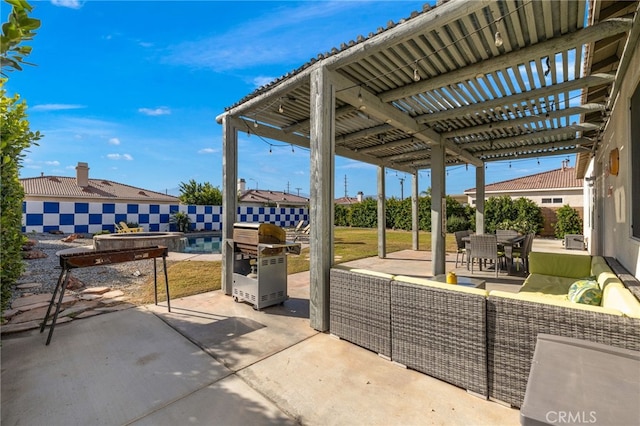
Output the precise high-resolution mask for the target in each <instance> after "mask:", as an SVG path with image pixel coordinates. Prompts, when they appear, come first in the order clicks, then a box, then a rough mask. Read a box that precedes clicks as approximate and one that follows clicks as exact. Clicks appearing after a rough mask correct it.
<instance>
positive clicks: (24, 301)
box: [11, 293, 51, 309]
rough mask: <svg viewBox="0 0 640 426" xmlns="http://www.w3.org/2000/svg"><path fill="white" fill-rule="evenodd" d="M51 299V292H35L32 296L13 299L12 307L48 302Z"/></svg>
mask: <svg viewBox="0 0 640 426" xmlns="http://www.w3.org/2000/svg"><path fill="white" fill-rule="evenodd" d="M50 300H51V293H42V294H33V295H31V296H24V297H20V298H18V299H16V300H14V301H13V303H12V304H11V307H12V308H14V309H15V308H19V307H21V306H26V305H33V304H35V303H41V302H47V303H49V301H50Z"/></svg>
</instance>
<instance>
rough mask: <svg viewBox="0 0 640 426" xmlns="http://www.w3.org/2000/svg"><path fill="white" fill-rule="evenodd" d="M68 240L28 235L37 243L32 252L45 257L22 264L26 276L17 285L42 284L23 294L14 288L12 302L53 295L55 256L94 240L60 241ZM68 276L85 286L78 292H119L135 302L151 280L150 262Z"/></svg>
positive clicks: (84, 270) (56, 272) (95, 268)
mask: <svg viewBox="0 0 640 426" xmlns="http://www.w3.org/2000/svg"><path fill="white" fill-rule="evenodd" d="M67 236H68V235H54V234H47V233H43V234H28V235H27V237H28V238H29V239H30V240H34V241H36V242H37V243H36V244H35V246H34V247H33V249H34V250H40V251H42V252H44V253H45V254H47V257H46V258H42V259H29V260H25V273H24V274H23V275H22V277H21V278H20V279H19V280H18V284H26V283H38V284H41V287H36V288H28V289H25V290H20V289H17V288H14V290H13V295H12V300H13V299H15V298H17V297H20V296H22V295H24V294H26V293H30V294H37V293H52V292H53V290H54V288H55V286H56V283H57V281H58V277H59V276H60V272H61V267H60V260H59V258H58V256H57V255H56V253H57V252H59V251H60V250H65V249H70V248H77V247H83V246H93V239H92V238H90V237H85V238H78V239H76V240H75V241H73V242H69V243H65V242H63V241H62V239H63V238H65V237H67ZM71 274H72V276H74V277H76V278H77V279H79V280H80V281H82V282H83V283H84V285H85V286H84V287H83V288H81V289H80V290H83V289H84V288H87V287H103V286H104V287H110V288H111V289H113V290H121V291H123V292H124V293H125V294H126V295H127V296H130V297H132V298H133V299H135V297H136V294H137V293H138V292H139V290H140V288H141V287H142V285H143V284H144V283H146V282H147V281H148V280H149V278H151V279H153V260H151V259H149V260H140V261H136V262H125V263H117V264H114V265H106V266H92V267H90V268H79V269H74V270H73V272H72V273H71ZM158 274H159V275H160V274H162V262H160V264H159V265H158ZM160 281H162V279H160ZM163 282H164V281H163ZM69 292H71V290H67V293H69Z"/></svg>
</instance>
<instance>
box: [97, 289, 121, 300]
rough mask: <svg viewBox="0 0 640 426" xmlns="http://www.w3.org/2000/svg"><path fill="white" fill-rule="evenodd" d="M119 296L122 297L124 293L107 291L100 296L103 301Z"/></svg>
mask: <svg viewBox="0 0 640 426" xmlns="http://www.w3.org/2000/svg"><path fill="white" fill-rule="evenodd" d="M120 296H124V292H122V290H113V291H108V292H106V293H104V294H103V295H102V297H103V298H105V299H114V298H116V297H120Z"/></svg>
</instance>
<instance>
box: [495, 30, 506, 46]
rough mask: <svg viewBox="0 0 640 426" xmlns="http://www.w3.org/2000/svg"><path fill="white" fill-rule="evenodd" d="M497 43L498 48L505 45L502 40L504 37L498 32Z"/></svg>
mask: <svg viewBox="0 0 640 426" xmlns="http://www.w3.org/2000/svg"><path fill="white" fill-rule="evenodd" d="M495 43H496V47H502V45H503V44H504V40H502V35H501V34H500V31H496V35H495Z"/></svg>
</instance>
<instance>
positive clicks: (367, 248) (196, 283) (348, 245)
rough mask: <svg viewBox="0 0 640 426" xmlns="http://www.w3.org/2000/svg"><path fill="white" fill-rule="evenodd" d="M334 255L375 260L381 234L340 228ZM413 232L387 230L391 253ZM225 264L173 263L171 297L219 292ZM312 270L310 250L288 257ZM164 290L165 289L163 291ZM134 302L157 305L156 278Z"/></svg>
mask: <svg viewBox="0 0 640 426" xmlns="http://www.w3.org/2000/svg"><path fill="white" fill-rule="evenodd" d="M334 237H335V244H334V255H335V256H336V259H338V260H337V263H343V262H348V261H351V260H356V259H362V258H365V257H372V256H376V255H377V254H378V235H377V230H376V229H368V228H367V229H364V228H336V229H335V233H334ZM411 241H412V240H411V232H408V231H394V230H390V229H388V230H387V252H388V253H392V252H394V251H400V250H410V249H411ZM419 242H420V250H422V251H429V250H431V233H430V232H420V234H419ZM446 250H447V252H455V251H456V241H455V237H454V236H453V234H447V239H446ZM221 270H222V268H221V262H219V261H215V262H198V261H191V262H173V263H171V265H169V267H168V268H167V272H168V275H169V286H170V289H169V290H170V291H171V298H172V299H174V298H178V297H185V296H190V295H193V294H199V293H204V292H207V291H213V290H219V289H220V285H221V278H220V277H221ZM308 270H309V248H305V249H304V250H302V252H301V253H300V254H299V255H289V256H288V257H287V272H288V273H289V274H293V273H296V272H303V271H308ZM160 287H162V289H161V288H160ZM158 290H159V292H158V297H159V298H160V300H163V299H164V286H162V285H159V286H158ZM133 302H134V303H140V304H147V303H152V302H153V279H151V280H150V281H149V282H148V283H147V284H146V285H145V286H144V288H143V289H142V293H139V294H136V295H135V297H134V298H133Z"/></svg>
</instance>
